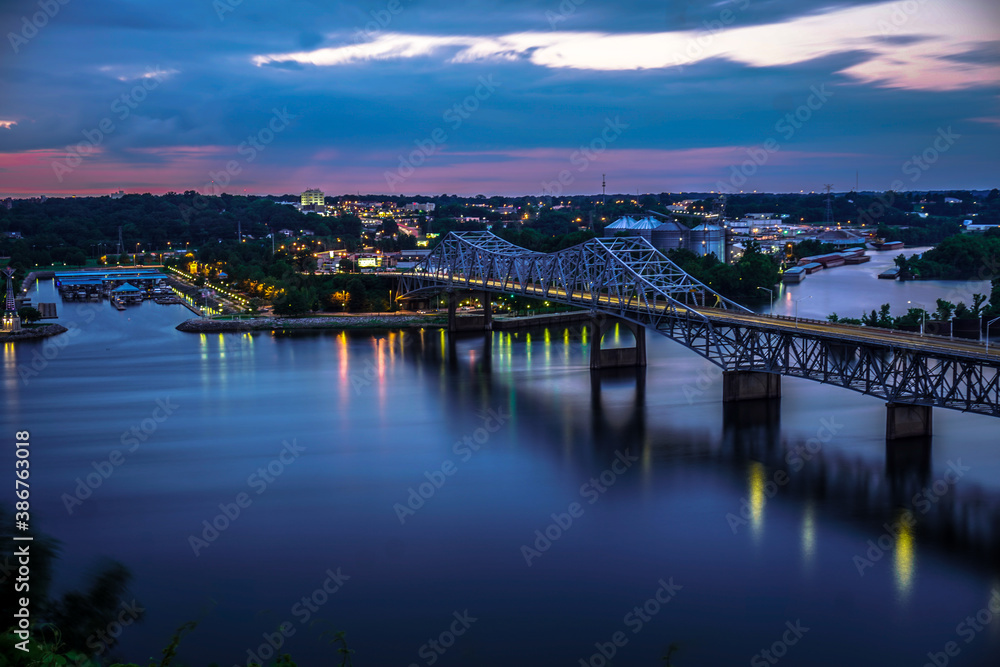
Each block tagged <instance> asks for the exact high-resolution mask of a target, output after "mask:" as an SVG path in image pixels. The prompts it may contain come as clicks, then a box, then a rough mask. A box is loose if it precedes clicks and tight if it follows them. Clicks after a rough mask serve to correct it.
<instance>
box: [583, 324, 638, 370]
mask: <svg viewBox="0 0 1000 667" xmlns="http://www.w3.org/2000/svg"><path fill="white" fill-rule="evenodd" d="M616 324H617V325H620V326H624V327H626V328H627V329H628V330H629V331H631V332H632V335H633V336H634V337H635V347H618V348H612V349H610V350H605V349H602V347H601V341H602V339H603V338H604V334H605V332H607V331H608V330H609V329H611V327H613V326H615V325H616ZM587 328H588V333H589V335H590V369H591V370H598V369H601V368H624V367H627V366H645V365H646V327H644V326H642V325H640V324H635V323H634V322H629V321H628V320H619V319H616V318H608V317H596V316H595V317H591V318H590V322H589V323H588V324H587Z"/></svg>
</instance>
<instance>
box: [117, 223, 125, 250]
mask: <svg viewBox="0 0 1000 667" xmlns="http://www.w3.org/2000/svg"><path fill="white" fill-rule="evenodd" d="M124 252H125V243H124V242H123V241H122V228H121V225H119V226H118V256H119V257H121V256H122V254H123V253H124Z"/></svg>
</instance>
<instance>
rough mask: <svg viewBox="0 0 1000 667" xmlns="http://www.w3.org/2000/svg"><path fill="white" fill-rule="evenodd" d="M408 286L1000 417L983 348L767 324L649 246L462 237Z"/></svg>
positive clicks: (751, 367)
mask: <svg viewBox="0 0 1000 667" xmlns="http://www.w3.org/2000/svg"><path fill="white" fill-rule="evenodd" d="M401 280H402V283H401V289H400V292H399V293H400V295H401V298H407V297H416V296H420V295H422V294H427V293H432V292H439V291H442V290H454V289H467V290H475V291H484V292H494V293H501V294H517V295H520V296H525V297H530V298H535V299H543V300H547V301H553V302H557V303H563V304H567V305H574V306H578V307H581V308H586V309H589V310H591V312H592V313H593V314H594V316H595V317H596V318H601V317H617V318H621V319H624V320H628V321H631V322H633V323H635V324H639V325H641V326H644V327H647V328H650V329H653V330H654V331H656V332H657V333H660V334H661V335H664V336H666V337H668V338H671V339H673V340H675V341H677V342H678V343H681V344H682V345H684V346H685V347H687V348H689V349H691V350H692V351H694V352H696V353H697V354H700V355H701V356H703V357H705V358H706V359H708V360H709V361H711V362H712V363H714V364H716V365H718V366H720V367H721V368H723V369H724V370H727V371H754V372H764V373H775V374H780V375H789V376H793V377H800V378H804V379H808V380H814V381H817V382H822V383H827V384H834V385H837V386H840V387H843V388H845V389H851V390H853V391H858V392H861V393H864V394H870V395H873V396H878V397H881V398H883V399H885V400H886V401H889V402H893V403H909V404H917V405H930V406H939V407H945V408H950V409H957V410H963V411H969V412H976V413H980V414H987V415H992V416H998V417H1000V357H997V356H996V354H995V353H994V354H990V355H986V354H985V351H984V350H983V348H982V347H981V346H979V345H978V343H974V342H971V341H970V342H959V341H950V340H948V339H931V338H923V337H919V336H917V335H916V334H906V333H900V332H887V331H883V330H878V329H869V328H862V327H851V326H847V325H841V324H834V323H824V322H806V321H803V322H800V321H794V322H792V321H789V320H787V319H777V318H770V317H768V316H765V315H758V314H755V313H753V312H751V311H750V310H749V309H747V308H745V307H743V306H741V305H739V304H737V303H735V302H733V301H730V300H728V299H725V298H723V297H722V296H720V295H719V294H717V293H716V292H715V291H714V290H712V289H711V288H710V287H708V286H706V285H704V284H702V283H700V282H698V281H697V280H695V279H694V278H692V277H691V276H689V275H688V274H686V273H685V272H684V271H683V270H681V269H680V267H678V266H677V265H676V264H674V263H673V262H671V261H670V260H669V259H668V258H667V257H666V256H664V255H663V254H662V253H661V252H660V251H658V250H657V249H656V248H654V247H653V246H652V245H651V244H650V243H649V242H648V241H646V240H645V239H643V238H641V237H620V238H613V239H596V238H595V239H591V240H589V241H587V242H585V243H582V244H580V245H577V246H573V247H570V248H566V249H565V250H560V251H557V252H553V253H540V252H534V251H531V250H526V249H524V248H521V247H519V246H516V245H514V244H512V243H510V242H508V241H505V240H504V239H501V238H500V237H498V236H496V235H494V234H492V233H490V232H452V233H450V234H448V236H446V237H445V238H444V239H443V240H442V241H441V243H440V244H439V245H438V246H437V247H436V248H435V249H434V251H433V252H432V253H431V254H430V255H428V256H427V257H426V258H425V259H424V260H423V261H422V262H421V263H420V265H418V267H417V269H416V270H415V271H414V273H412V274H407V275H406V276H404V277H403V278H402V279H401Z"/></svg>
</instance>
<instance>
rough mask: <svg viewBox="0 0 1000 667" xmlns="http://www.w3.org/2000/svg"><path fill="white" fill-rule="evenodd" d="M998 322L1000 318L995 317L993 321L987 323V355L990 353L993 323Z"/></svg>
mask: <svg viewBox="0 0 1000 667" xmlns="http://www.w3.org/2000/svg"><path fill="white" fill-rule="evenodd" d="M998 320H1000V317H994V318H993V319H992V320H990V321H989V322H987V323H986V354H989V353H990V326H992V325H993V323H994V322H996V321H998Z"/></svg>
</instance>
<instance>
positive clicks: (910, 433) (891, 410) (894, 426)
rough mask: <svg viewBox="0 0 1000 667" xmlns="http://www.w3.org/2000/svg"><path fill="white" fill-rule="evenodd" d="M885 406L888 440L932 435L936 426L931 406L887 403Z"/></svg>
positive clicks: (886, 437) (886, 436)
mask: <svg viewBox="0 0 1000 667" xmlns="http://www.w3.org/2000/svg"><path fill="white" fill-rule="evenodd" d="M885 408H886V413H885V439H886V440H899V439H902V438H913V437H927V436H930V435H931V432H932V431H933V426H934V420H933V413H932V408H931V406H929V405H910V404H908V403H886V404H885Z"/></svg>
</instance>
